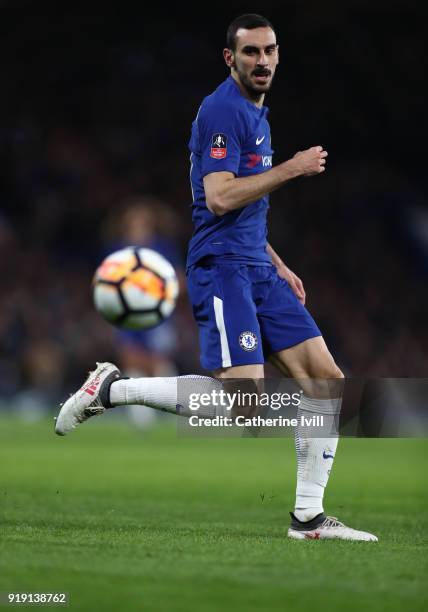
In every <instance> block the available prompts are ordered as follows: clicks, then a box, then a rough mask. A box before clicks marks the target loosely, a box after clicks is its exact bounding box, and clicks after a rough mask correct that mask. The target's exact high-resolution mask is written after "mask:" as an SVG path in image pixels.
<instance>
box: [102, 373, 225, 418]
mask: <svg viewBox="0 0 428 612" xmlns="http://www.w3.org/2000/svg"><path fill="white" fill-rule="evenodd" d="M180 380H182V381H183V380H188V381H189V384H190V381H191V380H194V387H195V389H197V392H198V393H210V392H211V391H212V390H213V389H215V390H217V391H218V390H220V389H222V384H221V383H220V382H219V381H218V380H216V379H215V378H211V377H209V376H198V375H196V374H191V375H190V376H174V377H162V378H160V377H153V378H128V379H123V380H117V381H115V382H113V383H112V385H111V387H110V403H111V404H112V405H113V406H123V405H125V404H140V405H141V406H149V407H150V408H155V409H156V410H163V411H166V412H171V413H173V414H178V415H180V416H185V417H189V416H192V415H195V414H197V415H198V416H200V417H208V418H209V417H212V418H214V417H215V416H219V415H223V414H226V413H225V412H224V408H222V406H200V407H199V408H198V410H197V412H195V411H193V410H190V408H189V407H188V406H185V405H182V404H180V403H179V399H178V385H179V381H180ZM183 385H184V383H183ZM189 388H190V387H189V386H188V387H187V389H189ZM183 395H184V396H185V395H186V393H185V392H184V393H183ZM180 399H181V398H180ZM227 416H230V415H229V414H228V415H227Z"/></svg>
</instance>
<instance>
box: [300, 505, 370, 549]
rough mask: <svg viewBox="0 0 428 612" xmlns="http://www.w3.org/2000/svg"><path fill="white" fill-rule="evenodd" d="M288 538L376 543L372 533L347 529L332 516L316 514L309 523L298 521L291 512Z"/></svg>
mask: <svg viewBox="0 0 428 612" xmlns="http://www.w3.org/2000/svg"><path fill="white" fill-rule="evenodd" d="M290 516H291V526H290V528H289V530H288V537H289V538H294V539H295V540H353V541H354V542H357V541H358V542H377V541H378V539H377V537H376V536H375V535H373V534H372V533H368V532H366V531H358V530H357V529H352V528H351V527H347V526H346V525H344V524H343V523H341V522H340V521H338V520H337V518H336V517H334V516H325V515H324V514H323V513H321V514H318V515H317V516H316V517H315V518H313V519H312V520H311V521H307V522H302V521H299V520H298V519H297V518H296V517H295V516H294V514H293V513H292V512H290Z"/></svg>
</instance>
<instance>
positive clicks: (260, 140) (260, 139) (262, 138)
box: [256, 134, 266, 146]
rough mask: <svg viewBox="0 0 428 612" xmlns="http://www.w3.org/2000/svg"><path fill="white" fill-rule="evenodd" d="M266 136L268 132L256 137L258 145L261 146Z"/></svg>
mask: <svg viewBox="0 0 428 612" xmlns="http://www.w3.org/2000/svg"><path fill="white" fill-rule="evenodd" d="M265 136H266V134H265V135H264V136H262V137H261V138H256V145H257V146H259V144H262V142H263V141H264V139H265Z"/></svg>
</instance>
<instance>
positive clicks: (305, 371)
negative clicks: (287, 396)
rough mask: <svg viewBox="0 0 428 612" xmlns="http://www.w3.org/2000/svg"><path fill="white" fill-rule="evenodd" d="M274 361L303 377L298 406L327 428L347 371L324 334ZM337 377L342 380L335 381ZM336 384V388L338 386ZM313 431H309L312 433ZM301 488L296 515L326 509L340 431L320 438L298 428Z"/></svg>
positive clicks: (337, 408)
mask: <svg viewBox="0 0 428 612" xmlns="http://www.w3.org/2000/svg"><path fill="white" fill-rule="evenodd" d="M272 362H273V363H274V365H276V366H277V367H278V368H279V369H280V370H281V371H283V372H284V369H285V370H286V372H287V373H289V375H291V376H292V377H293V378H295V379H297V380H298V381H299V384H300V385H301V387H302V389H303V391H304V393H303V395H302V400H301V403H300V405H299V410H298V415H297V416H298V422H299V424H300V422H301V417H302V416H305V417H309V416H314V414H320V415H322V416H323V417H324V426H325V431H327V427H331V428H332V430H333V432H334V425H335V423H334V419H335V418H337V415H338V414H339V412H340V404H341V389H340V381H341V379H342V378H343V374H342V372H341V371H340V369H339V368H338V367H337V365H336V364H335V362H334V359H333V357H332V355H331V354H330V352H329V351H328V349H327V346H326V344H325V342H324V339H323V338H322V336H317V337H316V338H310V339H309V340H306V341H305V342H301V343H300V344H297V345H296V346H293V347H291V348H289V349H285V350H283V351H281V352H279V353H276V354H275V355H274V356H273V358H272ZM334 381H337V383H339V384H334ZM334 387H336V388H334ZM310 433H311V432H309V434H310ZM295 441H296V454H297V490H296V506H295V512H294V514H295V516H296V517H297V519H298V520H300V521H309V520H312V519H313V518H314V517H315V516H317V515H318V514H321V513H322V512H323V497H324V490H325V487H326V485H327V482H328V478H329V475H330V471H331V468H332V464H333V459H334V456H335V453H336V447H337V442H338V437H337V435H334V433H333V435H332V436H331V437H323V438H316V437H311V435H308V433H307V429H306V428H305V427H302V426H300V425H299V426H298V427H297V429H296V438H295Z"/></svg>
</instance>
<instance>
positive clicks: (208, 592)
mask: <svg viewBox="0 0 428 612" xmlns="http://www.w3.org/2000/svg"><path fill="white" fill-rule="evenodd" d="M427 450H428V443H427V441H426V440H423V439H422V440H421V439H420V440H411V439H405V440H373V439H372V440H361V439H360V440H355V439H343V440H341V442H340V444H339V449H338V455H337V460H336V463H335V466H334V470H333V473H332V477H331V481H330V485H329V488H328V491H327V494H326V500H325V501H326V510H327V511H328V512H329V513H331V514H333V515H337V516H338V517H339V518H341V519H342V520H344V521H345V522H347V523H349V524H350V525H351V526H355V527H357V528H358V527H359V528H362V529H367V530H370V531H373V532H374V533H376V534H377V535H378V536H379V538H380V542H379V543H378V544H376V543H373V544H367V543H348V542H331V541H330V542H325V541H308V542H296V541H289V540H287V538H286V530H287V527H288V510H289V509H291V508H292V503H293V495H294V486H295V485H294V480H295V459H294V449H293V443H292V440H291V439H241V438H239V439H238V438H233V439H189V438H180V437H177V434H176V430H175V425H174V424H173V423H169V422H167V423H164V424H162V425H161V426H159V427H157V428H155V429H153V430H150V431H148V432H146V433H141V432H139V431H137V430H135V429H132V428H131V426H130V425H129V424H128V422H127V420H126V419H125V418H122V417H116V418H105V417H104V418H100V419H93V421H91V422H89V423H87V424H85V425H83V426H82V427H80V428H79V430H78V431H76V432H73V433H72V434H71V435H70V436H67V437H66V438H59V437H57V436H55V435H54V434H53V426H52V421H49V422H48V421H41V422H37V423H22V422H19V421H17V420H16V419H12V418H6V417H3V418H2V419H0V462H1V463H0V465H1V468H0V500H1V501H0V512H1V515H0V591H2V592H5V591H14V590H21V591H30V592H45V591H47V592H52V591H57V592H63V591H66V592H67V593H69V595H70V601H71V603H70V606H69V609H75V610H91V611H95V610H103V611H108V610H148V611H152V610H153V611H156V610H161V611H167V612H170V611H175V610H182V611H183V612H184V611H186V612H187V611H189V610H197V611H198V612H201V611H202V612H204V611H216V612H217V611H219V610H221V611H223V612H226V611H228V610H233V611H234V612H237V611H241V610H242V611H245V612H247V611H252V610H267V611H270V610H290V611H293V612H294V611H301V610H305V611H308V612H309V611H310V612H312V611H314V610H317V611H319V610H329V611H332V610H346V612H350V611H353V610H355V611H357V610H358V611H361V610H365V611H371V610H388V612H393V611H396V610H406V612H407V611H408V612H410V611H412V612H413V611H415V610H422V609H426V601H427V586H426V583H427V581H426V576H427V563H426V561H427V553H426V551H427V548H426V545H427V527H428V525H427V506H428V492H427V486H426V472H427Z"/></svg>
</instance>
